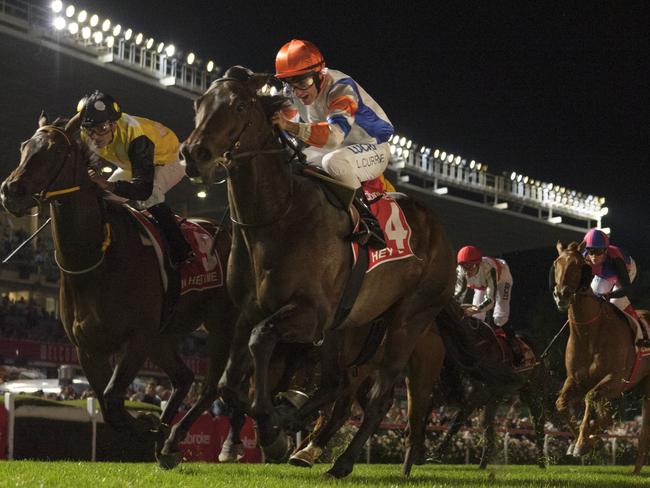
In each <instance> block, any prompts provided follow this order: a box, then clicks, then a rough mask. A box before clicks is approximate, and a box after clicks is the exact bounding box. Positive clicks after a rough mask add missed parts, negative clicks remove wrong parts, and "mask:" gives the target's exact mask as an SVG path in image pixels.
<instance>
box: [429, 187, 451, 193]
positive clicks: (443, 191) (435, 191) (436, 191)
mask: <svg viewBox="0 0 650 488" xmlns="http://www.w3.org/2000/svg"><path fill="white" fill-rule="evenodd" d="M433 192H434V193H437V194H438V195H446V194H447V193H449V188H447V187H446V186H441V187H439V188H436V189H435V190H433Z"/></svg>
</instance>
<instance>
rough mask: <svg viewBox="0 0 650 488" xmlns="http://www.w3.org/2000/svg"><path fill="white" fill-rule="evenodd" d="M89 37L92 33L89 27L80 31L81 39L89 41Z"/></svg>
mask: <svg viewBox="0 0 650 488" xmlns="http://www.w3.org/2000/svg"><path fill="white" fill-rule="evenodd" d="M90 36H92V31H91V30H90V27H88V26H86V27H84V28H83V29H81V37H83V38H84V39H90Z"/></svg>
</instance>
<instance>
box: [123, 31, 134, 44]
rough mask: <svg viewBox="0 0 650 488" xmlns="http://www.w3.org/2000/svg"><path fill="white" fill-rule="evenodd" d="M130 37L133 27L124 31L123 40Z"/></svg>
mask: <svg viewBox="0 0 650 488" xmlns="http://www.w3.org/2000/svg"><path fill="white" fill-rule="evenodd" d="M131 37H133V29H127V30H126V31H125V32H124V40H125V41H128V40H129V39H131Z"/></svg>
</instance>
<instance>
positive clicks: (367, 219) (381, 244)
mask: <svg viewBox="0 0 650 488" xmlns="http://www.w3.org/2000/svg"><path fill="white" fill-rule="evenodd" d="M354 203H355V207H356V208H357V210H358V211H359V215H360V216H361V220H362V225H363V227H365V229H363V230H361V231H360V232H358V233H357V235H356V236H355V237H358V238H359V244H361V245H366V244H367V245H368V247H371V248H373V249H384V248H385V247H386V239H385V238H384V232H383V231H382V230H381V225H379V221H378V220H377V218H376V217H375V216H374V215H373V214H372V212H371V210H370V207H369V206H368V202H367V201H366V196H365V194H364V192H363V188H358V189H357V191H356V193H355V194H354Z"/></svg>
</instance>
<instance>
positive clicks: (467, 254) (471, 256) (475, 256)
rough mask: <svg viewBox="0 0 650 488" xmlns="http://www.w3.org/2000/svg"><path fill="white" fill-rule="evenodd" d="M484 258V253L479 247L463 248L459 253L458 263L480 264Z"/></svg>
mask: <svg viewBox="0 0 650 488" xmlns="http://www.w3.org/2000/svg"><path fill="white" fill-rule="evenodd" d="M482 257H483V253H481V250H480V249H479V248H478V247H476V246H465V247H461V248H460V251H458V256H457V257H456V261H458V264H474V263H478V262H479V261H480V260H481V258H482Z"/></svg>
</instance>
